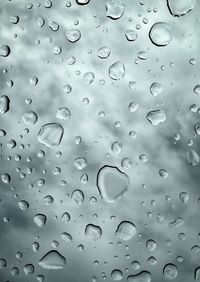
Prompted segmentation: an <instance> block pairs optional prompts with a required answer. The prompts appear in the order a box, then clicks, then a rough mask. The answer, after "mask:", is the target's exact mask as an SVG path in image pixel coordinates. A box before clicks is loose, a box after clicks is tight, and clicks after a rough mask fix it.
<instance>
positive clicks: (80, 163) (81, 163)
mask: <svg viewBox="0 0 200 282" xmlns="http://www.w3.org/2000/svg"><path fill="white" fill-rule="evenodd" d="M74 166H75V167H76V168H77V169H78V170H83V169H84V168H85V167H86V166H87V161H86V159H85V158H77V159H75V160H74Z"/></svg>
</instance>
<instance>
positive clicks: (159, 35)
mask: <svg viewBox="0 0 200 282" xmlns="http://www.w3.org/2000/svg"><path fill="white" fill-rule="evenodd" d="M149 37H150V39H151V41H152V43H153V44H155V45H157V46H166V45H168V44H169V43H170V41H171V40H172V35H171V28H170V26H169V25H168V24H166V23H163V22H158V23H155V24H154V25H153V26H152V28H151V29H150V32H149Z"/></svg>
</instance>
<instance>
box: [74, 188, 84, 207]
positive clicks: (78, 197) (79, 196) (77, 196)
mask: <svg viewBox="0 0 200 282" xmlns="http://www.w3.org/2000/svg"><path fill="white" fill-rule="evenodd" d="M72 200H73V201H74V202H75V203H76V204H78V205H80V204H82V203H83V201H84V194H83V192H82V191H81V190H78V189H77V190H74V191H73V192H72Z"/></svg>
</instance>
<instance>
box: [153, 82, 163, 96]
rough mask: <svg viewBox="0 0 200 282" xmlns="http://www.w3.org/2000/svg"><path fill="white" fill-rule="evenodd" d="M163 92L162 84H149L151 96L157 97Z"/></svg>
mask: <svg viewBox="0 0 200 282" xmlns="http://www.w3.org/2000/svg"><path fill="white" fill-rule="evenodd" d="M162 91H163V86H162V84H160V83H158V82H154V83H152V84H151V86H150V92H151V94H152V95H153V96H155V97H156V96H158V95H160V94H161V93H162Z"/></svg>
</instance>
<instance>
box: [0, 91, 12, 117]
mask: <svg viewBox="0 0 200 282" xmlns="http://www.w3.org/2000/svg"><path fill="white" fill-rule="evenodd" d="M9 109H10V99H9V98H8V96H6V95H3V96H1V97H0V113H2V114H4V113H6V112H8V111H9Z"/></svg>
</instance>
